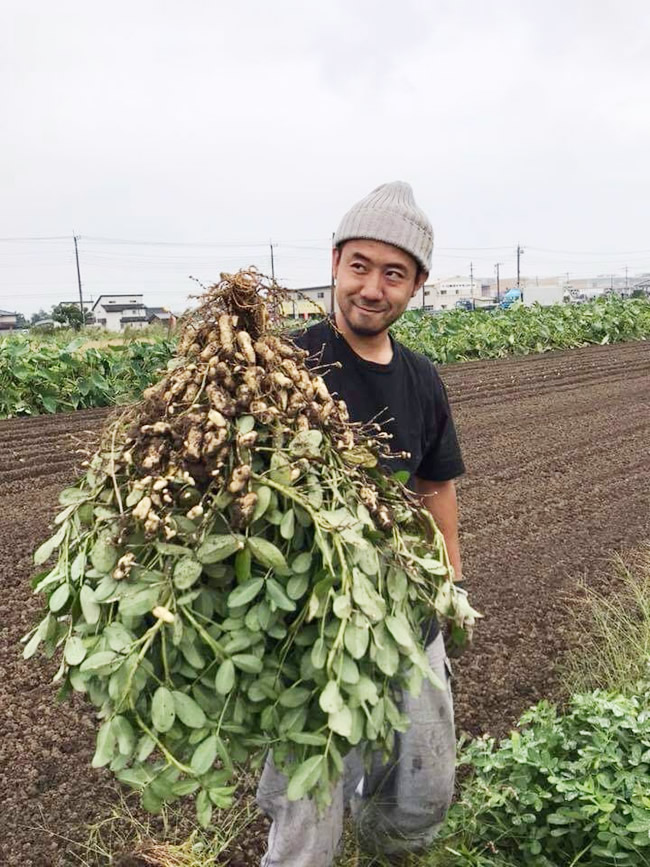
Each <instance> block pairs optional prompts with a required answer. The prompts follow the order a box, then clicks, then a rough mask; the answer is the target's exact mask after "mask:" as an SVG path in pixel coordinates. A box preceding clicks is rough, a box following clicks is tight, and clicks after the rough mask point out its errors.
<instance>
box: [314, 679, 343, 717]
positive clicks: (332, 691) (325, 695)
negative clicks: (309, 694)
mask: <svg viewBox="0 0 650 867" xmlns="http://www.w3.org/2000/svg"><path fill="white" fill-rule="evenodd" d="M318 704H319V705H320V707H321V710H322V711H324V712H325V713H338V712H339V711H340V710H342V709H343V708H344V707H345V702H344V701H343V696H342V695H341V692H340V690H339V685H338V683H337V682H336V681H335V680H330V681H328V683H327V686H326V687H325V689H324V690H323V691H322V692H321V694H320V698H319V699H318Z"/></svg>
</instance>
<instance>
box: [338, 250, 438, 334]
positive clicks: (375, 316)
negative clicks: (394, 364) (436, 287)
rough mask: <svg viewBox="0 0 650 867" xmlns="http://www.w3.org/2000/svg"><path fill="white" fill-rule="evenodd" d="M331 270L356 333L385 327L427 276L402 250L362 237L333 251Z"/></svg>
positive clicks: (344, 314)
mask: <svg viewBox="0 0 650 867" xmlns="http://www.w3.org/2000/svg"><path fill="white" fill-rule="evenodd" d="M333 273H334V277H335V279H336V300H337V302H338V306H339V310H340V312H341V316H342V317H343V319H344V320H345V323H346V325H347V326H348V328H349V329H350V331H352V332H353V333H354V334H356V335H357V336H359V337H375V336H376V335H378V334H381V333H382V332H383V331H386V329H387V328H389V327H390V326H391V325H392V324H393V322H395V321H396V320H397V319H399V317H400V316H401V315H402V313H403V312H404V311H405V310H406V307H407V306H408V303H409V301H410V299H411V298H412V297H413V296H414V295H415V293H416V292H417V291H418V290H419V289H420V288H421V287H422V285H423V283H424V281H425V280H426V278H427V272H426V271H423V270H421V269H419V268H418V265H417V262H416V261H415V259H413V257H412V256H410V255H409V254H408V253H405V252H404V250H400V248H399V247H393V246H392V244H384V243H382V242H381V241H367V240H363V239H360V240H352V241H346V242H345V243H344V244H343V245H342V246H341V248H340V250H339V249H335V250H334V251H333Z"/></svg>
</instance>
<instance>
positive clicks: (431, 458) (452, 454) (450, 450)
mask: <svg viewBox="0 0 650 867" xmlns="http://www.w3.org/2000/svg"><path fill="white" fill-rule="evenodd" d="M432 373H433V409H432V415H433V417H432V419H431V422H432V424H431V430H432V438H431V441H430V443H429V444H428V448H427V450H426V452H425V453H424V455H423V457H422V460H421V461H420V465H419V467H418V468H417V470H416V471H415V475H416V476H417V477H418V478H420V479H426V480H427V481H429V482H447V481H449V480H450V479H455V478H457V477H458V476H462V475H463V473H464V472H465V464H464V462H463V456H462V453H461V450H460V443H459V442H458V436H457V434H456V428H455V426H454V420H453V418H452V415H451V407H450V406H449V398H448V397H447V390H446V388H445V386H444V384H443V382H442V380H441V379H440V377H439V376H438V373H437V372H436V371H435V369H433V368H432Z"/></svg>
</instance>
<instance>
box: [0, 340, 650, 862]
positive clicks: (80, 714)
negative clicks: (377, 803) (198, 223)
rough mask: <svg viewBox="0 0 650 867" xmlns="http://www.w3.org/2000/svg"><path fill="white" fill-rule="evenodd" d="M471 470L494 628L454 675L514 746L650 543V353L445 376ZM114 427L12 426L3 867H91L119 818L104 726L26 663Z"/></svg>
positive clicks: (472, 715)
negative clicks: (619, 565)
mask: <svg viewBox="0 0 650 867" xmlns="http://www.w3.org/2000/svg"><path fill="white" fill-rule="evenodd" d="M441 372H442V375H443V379H444V380H445V382H446V384H447V386H448V389H449V393H450V397H451V401H452V405H453V407H454V412H455V417H456V422H457V426H458V428H459V431H460V436H461V441H462V445H463V449H464V453H465V458H466V463H467V466H468V473H467V476H466V477H465V478H464V479H463V480H462V481H461V483H460V502H461V520H462V547H463V554H464V559H465V570H466V577H467V579H468V584H469V587H470V590H471V593H472V600H473V602H474V604H475V605H476V606H477V607H478V608H480V609H481V610H482V611H483V612H484V614H485V615H486V617H485V620H484V621H483V622H482V624H481V626H480V629H479V631H478V636H477V639H476V642H475V646H474V648H473V650H472V652H471V653H470V654H469V655H467V656H466V657H465V658H464V659H463V660H461V661H459V662H458V663H457V665H456V686H455V695H456V708H457V719H458V724H459V728H460V729H464V730H469V731H471V732H473V733H479V732H483V731H490V732H491V733H493V734H501V733H504V732H505V731H507V729H508V727H509V726H510V725H511V724H512V722H513V721H514V720H515V719H516V718H517V717H518V715H519V714H520V713H521V711H522V710H523V709H524V708H526V707H527V706H528V705H530V704H531V703H533V702H535V701H536V700H538V699H539V698H542V697H553V696H557V695H560V694H561V688H560V686H561V685H560V684H559V682H558V674H557V670H556V669H557V662H558V660H559V659H560V658H561V656H562V654H563V652H565V651H566V649H567V648H568V647H570V645H571V642H572V633H571V617H570V613H569V610H568V605H567V603H568V601H569V600H570V599H571V598H572V596H573V594H574V593H575V581H576V578H578V577H583V576H587V577H589V576H594V575H596V574H597V573H598V570H599V569H601V568H602V566H603V565H604V564H605V562H606V560H607V558H609V557H610V556H611V555H612V554H613V553H614V552H615V551H625V550H626V549H631V548H634V547H635V546H636V545H638V543H639V541H640V540H642V539H648V538H650V508H649V507H650V458H649V456H648V443H649V435H650V343H629V344H620V345H617V346H613V347H595V348H588V349H582V350H577V351H572V352H566V353H553V354H549V355H545V356H530V357H527V358H523V359H507V360H503V361H496V362H495V361H489V362H480V363H471V364H464V365H457V366H453V367H448V368H442V369H441ZM106 414H107V413H106V410H91V411H86V412H79V413H75V414H70V415H59V416H49V417H40V418H34V419H19V420H11V421H0V504H1V509H0V674H1V678H0V709H1V710H0V713H1V719H2V722H1V729H0V732H1V735H0V737H1V739H0V812H1V814H2V815H1V816H0V864H2V865H7V867H61V865H65V867H67V865H72V864H77V863H79V862H78V861H77V860H76V858H75V857H74V854H73V853H74V851H75V849H74V846H73V844H72V843H71V842H70V841H71V840H74V839H79V837H83V836H84V829H83V826H84V825H85V823H87V822H89V821H93V820H97V819H99V818H100V817H101V816H102V815H105V813H106V810H107V807H106V803H107V802H109V801H110V799H111V797H112V795H111V793H112V788H111V786H110V785H109V782H108V776H107V775H105V774H104V773H103V772H101V773H100V772H96V771H92V770H91V768H90V758H91V755H92V750H93V732H94V721H93V717H92V714H91V713H90V712H89V711H88V709H87V708H85V707H84V704H83V702H82V701H81V700H80V699H79V697H78V696H76V697H74V698H73V700H71V701H70V700H69V701H66V702H65V703H63V704H56V703H55V701H54V693H55V688H54V687H52V686H51V684H50V683H49V678H50V677H51V675H52V673H53V671H54V666H52V665H49V666H48V665H47V664H45V665H40V666H39V665H36V664H35V663H34V661H33V660H32V661H31V662H30V663H25V662H23V661H22V659H21V657H20V648H19V646H18V639H19V638H20V636H21V635H22V634H24V633H25V632H26V631H27V630H28V629H29V628H30V626H31V625H32V624H33V623H34V622H35V618H36V616H37V613H38V611H39V610H40V604H41V603H40V600H38V599H35V598H34V597H33V596H32V595H31V591H30V587H29V577H30V573H31V571H32V569H31V554H32V552H33V550H34V548H35V547H36V545H37V544H38V542H39V540H42V539H43V538H45V537H46V535H47V534H48V524H49V522H50V521H51V519H52V516H53V513H54V509H55V504H56V498H57V494H58V491H59V490H60V489H61V487H63V486H64V485H65V484H67V483H70V482H71V481H72V480H73V478H74V474H75V463H76V462H77V461H78V460H79V453H78V451H77V450H78V449H79V448H80V447H83V445H84V444H88V442H90V441H91V439H92V438H93V437H94V436H95V435H96V433H97V431H98V429H99V427H100V426H101V424H102V422H103V420H104V419H105V418H106Z"/></svg>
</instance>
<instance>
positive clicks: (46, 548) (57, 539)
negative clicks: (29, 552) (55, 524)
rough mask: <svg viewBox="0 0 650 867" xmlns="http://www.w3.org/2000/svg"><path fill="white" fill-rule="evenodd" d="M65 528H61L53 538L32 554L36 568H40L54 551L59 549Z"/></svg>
mask: <svg viewBox="0 0 650 867" xmlns="http://www.w3.org/2000/svg"><path fill="white" fill-rule="evenodd" d="M65 531H66V527H65V525H64V526H63V527H61V528H60V529H59V530H58V531H57V532H56V533H55V534H54V535H53V536H51V537H50V538H49V539H48V540H47V541H46V542H43V544H42V545H40V546H39V547H38V548H37V549H36V552H35V553H34V563H35V564H36V566H42V565H43V563H45V561H46V560H49V559H50V557H51V556H52V554H53V553H54V551H55V549H56V548H58V547H59V545H60V544H61V542H62V541H63V537H64V536H65Z"/></svg>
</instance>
